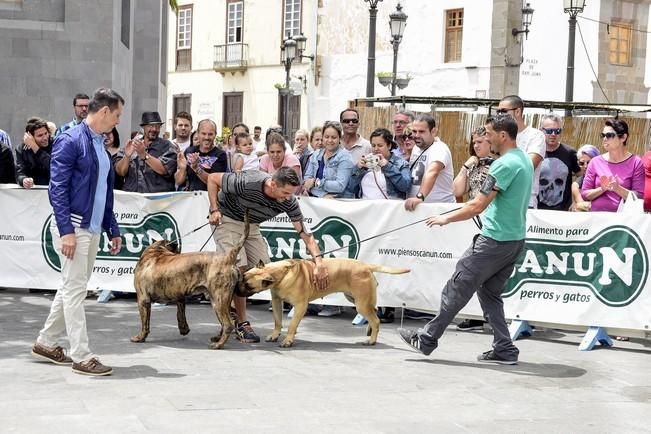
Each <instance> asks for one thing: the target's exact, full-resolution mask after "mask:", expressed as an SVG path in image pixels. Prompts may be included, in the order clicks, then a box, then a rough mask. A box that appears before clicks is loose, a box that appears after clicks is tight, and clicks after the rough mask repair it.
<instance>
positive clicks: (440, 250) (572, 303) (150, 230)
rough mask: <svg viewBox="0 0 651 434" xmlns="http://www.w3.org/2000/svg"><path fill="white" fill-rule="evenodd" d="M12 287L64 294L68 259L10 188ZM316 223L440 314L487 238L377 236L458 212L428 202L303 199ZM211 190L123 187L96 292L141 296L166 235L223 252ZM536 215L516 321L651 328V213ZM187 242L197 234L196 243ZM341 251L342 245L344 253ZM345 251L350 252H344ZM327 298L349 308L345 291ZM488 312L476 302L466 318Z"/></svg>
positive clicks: (444, 233)
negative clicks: (143, 260)
mask: <svg viewBox="0 0 651 434" xmlns="http://www.w3.org/2000/svg"><path fill="white" fill-rule="evenodd" d="M0 204H2V206H1V207H0V225H1V226H0V227H1V228H2V229H0V264H1V265H0V270H1V271H0V286H7V287H19V288H49V289H56V288H57V287H58V285H59V273H58V267H59V259H58V257H57V255H56V254H55V253H54V250H53V249H52V244H51V237H50V232H49V224H50V220H51V218H52V217H51V213H52V209H51V207H50V204H49V202H48V198H47V190H45V189H33V190H24V189H20V188H0ZM300 204H301V209H302V210H303V215H304V216H305V221H306V223H307V225H308V226H309V227H310V228H311V229H312V231H313V232H314V234H315V237H316V239H317V242H318V243H319V247H320V248H321V250H322V251H323V252H331V253H327V254H326V255H325V256H326V257H351V258H357V259H360V260H363V261H366V262H370V263H377V264H383V265H388V266H393V267H406V268H410V269H411V270H412V271H411V273H410V274H406V275H387V274H380V273H376V278H377V280H378V282H379V287H378V305H380V306H396V307H400V306H405V307H410V308H420V309H425V310H436V309H438V306H439V303H440V294H441V289H442V288H443V286H444V285H445V282H446V281H447V279H448V278H449V277H450V276H451V275H452V273H453V271H454V267H455V265H456V262H457V260H458V258H459V257H460V256H461V255H462V254H463V252H464V251H465V250H466V249H467V248H468V247H469V246H470V245H471V243H472V239H473V236H474V235H475V234H476V233H477V232H478V229H477V227H476V226H475V225H474V224H473V223H472V222H471V221H466V222H460V223H453V224H450V225H447V226H445V227H442V228H440V227H436V228H432V229H430V228H427V227H426V226H425V224H424V223H422V222H421V223H417V224H415V225H412V226H409V227H406V228H403V229H400V230H397V231H394V232H391V233H388V234H386V235H382V236H379V237H377V238H373V239H369V240H368V241H363V242H361V243H360V241H362V240H366V239H368V238H372V237H374V236H376V235H378V234H381V233H384V232H387V231H390V230H392V229H395V228H399V227H401V226H405V225H408V224H409V223H412V222H416V221H419V220H422V219H424V218H425V217H427V216H429V215H432V214H436V213H440V212H443V211H447V210H449V209H452V208H454V207H456V205H454V204H423V205H420V206H419V207H418V209H417V210H416V211H415V212H407V211H405V210H404V208H403V203H402V202H400V201H360V200H351V201H340V200H328V199H315V198H300ZM207 210H208V198H207V194H206V193H205V192H195V193H172V194H157V195H141V194H134V193H123V192H116V206H115V215H116V218H117V219H118V223H119V225H120V230H121V232H122V237H123V251H122V252H121V253H120V255H119V256H117V257H115V256H111V255H110V254H109V249H108V240H107V239H103V242H102V243H101V245H100V251H99V252H98V258H97V261H96V263H95V270H94V273H93V276H92V278H91V280H90V283H89V289H111V290H118V291H133V268H134V267H135V264H136V261H137V260H138V258H139V256H140V254H141V252H142V251H143V250H144V249H145V248H146V247H147V246H148V245H149V244H150V243H151V242H152V241H153V240H157V239H162V238H165V239H176V238H178V237H181V248H182V251H184V252H190V251H197V250H199V249H200V248H201V246H202V245H203V244H204V243H205V242H206V240H209V241H208V244H207V245H206V247H205V249H207V250H213V249H214V243H213V241H212V239H211V238H210V234H211V228H210V227H209V226H205V227H203V228H201V229H200V230H198V231H196V232H194V233H191V234H189V235H186V234H188V233H190V232H191V231H192V230H194V229H196V228H197V227H199V226H201V225H203V224H205V223H206V216H207ZM622 217H623V216H622V215H621V214H620V215H618V214H616V213H569V212H556V211H542V210H533V211H529V214H528V217H527V240H526V248H525V252H524V254H523V256H522V259H521V260H520V261H519V263H518V264H516V268H515V270H514V273H513V277H512V278H511V279H510V280H509V282H508V284H507V287H506V288H505V292H504V301H505V312H506V316H507V317H508V318H520V319H526V320H529V321H534V322H543V323H553V324H559V325H572V326H604V327H611V328H619V329H629V330H638V331H648V330H649V324H650V323H651V292H650V290H649V286H650V283H649V254H648V251H647V248H646V246H647V245H648V244H649V243H650V242H651V230H650V227H649V225H650V223H651V220H650V218H649V216H647V215H639V216H631V215H627V216H626V220H624V219H622ZM262 232H263V234H264V236H265V238H266V239H267V241H268V243H269V246H270V250H269V252H270V257H271V258H272V260H280V259H286V258H289V257H295V258H298V257H303V258H307V257H309V255H308V254H307V251H306V248H305V244H304V243H303V241H302V240H301V239H300V238H299V237H298V234H296V232H295V231H294V229H293V227H292V225H291V223H290V222H289V220H288V219H287V217H286V216H284V215H282V216H278V217H277V218H275V219H273V220H272V221H269V222H266V223H265V224H263V225H262ZM184 235H185V236H184ZM339 248H341V249H339ZM334 249H339V250H336V251H333V250H334ZM324 302H325V303H333V304H342V305H345V304H348V303H347V302H346V301H345V299H344V297H343V296H341V295H340V294H333V295H332V296H328V297H327V299H326V300H324ZM462 313H463V314H466V315H477V316H479V315H481V309H480V307H479V304H478V302H477V301H476V298H473V299H472V300H471V302H470V304H469V305H468V306H467V307H466V308H465V309H464V310H463V311H462Z"/></svg>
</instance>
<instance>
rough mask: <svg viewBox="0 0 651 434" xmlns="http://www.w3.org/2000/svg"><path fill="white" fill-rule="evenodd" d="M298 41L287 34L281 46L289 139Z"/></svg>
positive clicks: (286, 128) (286, 134)
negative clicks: (291, 83)
mask: <svg viewBox="0 0 651 434" xmlns="http://www.w3.org/2000/svg"><path fill="white" fill-rule="evenodd" d="M297 45H298V43H297V42H296V41H295V40H294V39H292V37H291V36H290V35H289V34H287V39H285V40H284V41H283V45H282V46H281V47H280V50H281V54H282V59H283V64H284V65H285V88H284V89H282V90H281V91H280V94H281V95H283V101H284V107H283V132H284V133H285V137H286V138H287V140H289V136H290V134H289V72H290V71H291V70H292V62H293V61H294V59H295V58H296V47H297Z"/></svg>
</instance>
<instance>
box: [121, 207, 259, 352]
mask: <svg viewBox="0 0 651 434" xmlns="http://www.w3.org/2000/svg"><path fill="white" fill-rule="evenodd" d="M244 223H245V227H244V234H243V236H242V238H241V239H240V240H239V241H238V243H237V245H236V246H235V247H233V249H232V250H231V251H230V252H229V253H228V254H226V255H223V254H219V253H215V252H192V253H179V252H178V248H177V247H175V244H174V243H170V242H168V241H165V240H163V241H156V242H155V243H153V244H152V245H151V246H149V247H147V249H145V251H144V252H143V253H142V256H141V257H140V260H138V264H137V265H136V269H135V271H134V279H133V280H134V286H135V288H136V295H137V298H138V310H139V311H140V320H141V322H142V327H141V329H140V334H138V335H137V336H134V337H132V338H131V342H145V339H147V336H148V335H149V319H150V317H151V303H152V301H154V302H162V303H167V302H171V301H176V306H177V313H176V319H177V321H178V325H179V332H180V333H181V334H182V335H183V336H185V335H187V334H188V333H190V327H189V326H188V322H187V320H186V318H185V297H186V296H188V295H193V294H199V293H201V292H203V293H205V294H206V295H207V296H208V297H209V298H210V302H211V303H212V307H213V310H214V311H215V314H216V315H217V319H218V320H219V322H220V323H221V326H222V332H221V336H220V338H219V340H218V341H217V342H214V343H211V344H210V347H211V348H213V349H221V348H224V344H225V343H226V341H227V340H228V337H229V336H230V334H231V332H232V331H233V324H232V322H231V317H230V305H231V299H232V298H233V292H234V291H235V290H236V289H237V287H238V285H239V284H240V280H241V275H240V271H239V269H238V267H237V265H236V260H237V254H238V252H239V251H240V249H241V248H242V246H243V245H244V242H245V241H246V238H247V237H248V235H249V219H248V212H245V214H244Z"/></svg>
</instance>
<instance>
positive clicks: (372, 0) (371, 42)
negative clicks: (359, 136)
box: [364, 0, 382, 98]
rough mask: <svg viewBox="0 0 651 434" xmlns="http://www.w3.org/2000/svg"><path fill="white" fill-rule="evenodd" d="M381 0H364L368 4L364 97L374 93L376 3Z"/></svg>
mask: <svg viewBox="0 0 651 434" xmlns="http://www.w3.org/2000/svg"><path fill="white" fill-rule="evenodd" d="M381 1H382V0H364V2H366V3H368V4H369V9H368V15H369V21H368V67H367V69H366V97H367V98H370V97H372V96H373V95H374V94H375V82H374V80H375V23H376V22H377V4H378V3H380V2H381Z"/></svg>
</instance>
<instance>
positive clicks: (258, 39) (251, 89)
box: [167, 0, 316, 130]
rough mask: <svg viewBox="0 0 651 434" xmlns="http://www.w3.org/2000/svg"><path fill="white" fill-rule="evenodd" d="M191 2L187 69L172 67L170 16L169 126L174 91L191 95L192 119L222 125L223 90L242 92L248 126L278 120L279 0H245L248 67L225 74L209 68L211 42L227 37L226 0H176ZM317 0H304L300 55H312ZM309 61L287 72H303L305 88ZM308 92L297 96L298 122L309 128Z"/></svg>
mask: <svg viewBox="0 0 651 434" xmlns="http://www.w3.org/2000/svg"><path fill="white" fill-rule="evenodd" d="M189 3H192V4H193V5H194V9H193V30H192V39H193V40H192V71H187V72H176V71H175V61H176V17H175V16H174V14H171V16H170V21H169V28H170V32H169V34H170V39H169V56H168V58H169V61H168V70H169V75H168V87H167V88H168V100H167V107H168V113H169V117H170V119H168V120H167V121H168V129H169V130H171V128H172V122H173V119H171V117H172V105H173V95H176V94H191V95H192V113H191V114H192V116H193V118H194V119H195V122H194V124H195V126H196V124H197V122H198V121H199V120H201V119H203V118H206V117H210V118H212V119H213V120H215V121H216V122H217V125H218V126H219V127H220V128H221V126H222V125H221V123H222V109H223V98H222V95H223V93H224V92H243V121H244V122H245V123H246V124H247V125H249V127H250V128H252V127H253V126H254V125H260V126H262V128H263V129H265V128H267V127H268V126H270V125H272V124H276V123H277V122H278V120H277V115H278V91H277V89H276V88H275V87H274V84H276V83H283V84H284V82H285V70H284V66H282V65H281V64H280V45H281V42H282V38H281V31H282V1H281V0H273V1H270V0H245V2H244V24H243V34H244V37H243V42H244V43H245V44H248V45H249V59H248V65H249V66H248V68H247V70H246V71H245V72H244V73H241V72H235V73H232V74H231V73H230V72H227V73H226V74H225V75H224V76H222V75H221V74H220V73H218V72H215V71H214V70H213V69H212V68H213V60H214V48H213V47H214V46H215V45H221V44H224V43H225V41H226V30H225V29H226V4H225V1H224V0H194V1H183V0H182V1H179V6H182V5H184V4H189ZM315 25H316V0H303V22H302V28H303V32H304V33H305V36H307V37H308V41H307V48H306V50H305V54H313V53H314V51H315V44H316V42H315V41H316V31H315ZM311 67H312V66H311V63H310V62H309V61H308V60H306V61H305V62H303V63H300V64H296V63H295V64H294V65H293V66H292V70H291V76H292V77H293V80H295V78H294V77H297V76H299V75H305V74H307V75H308V80H307V82H308V85H307V88H308V92H309V93H311V92H312V89H313V83H314V79H313V75H310V70H311ZM308 98H309V96H306V95H304V96H303V97H302V98H301V102H302V112H301V124H302V125H301V126H302V127H308V126H309V125H310V124H309V123H308V122H309V121H308V118H309V114H308V111H307V107H308V103H307V99H308Z"/></svg>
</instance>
